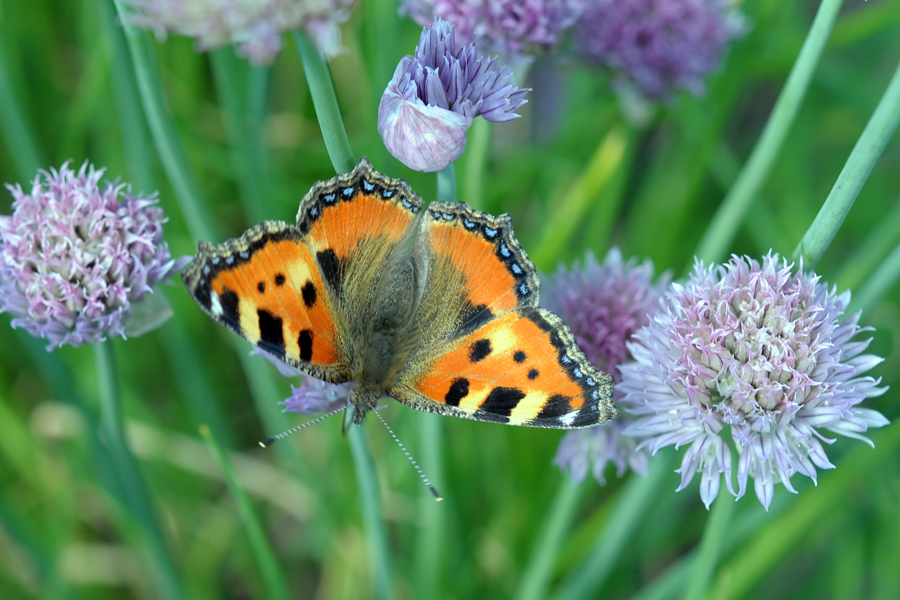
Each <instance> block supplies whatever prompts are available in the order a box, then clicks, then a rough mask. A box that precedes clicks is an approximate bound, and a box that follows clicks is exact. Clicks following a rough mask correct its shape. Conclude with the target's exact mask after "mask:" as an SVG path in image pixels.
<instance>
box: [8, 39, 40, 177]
mask: <svg viewBox="0 0 900 600" xmlns="http://www.w3.org/2000/svg"><path fill="white" fill-rule="evenodd" d="M8 73H9V70H8V69H7V66H6V53H5V52H4V51H3V40H2V39H0V127H2V129H0V131H2V132H3V137H4V139H5V140H6V147H7V148H9V155H10V157H11V158H12V160H13V162H14V163H15V166H16V171H17V172H18V174H19V178H21V179H22V180H23V181H29V180H31V179H32V178H33V177H34V176H35V175H36V174H37V170H38V169H40V168H44V167H47V166H48V165H46V164H44V160H43V158H42V157H41V154H40V152H39V150H38V145H37V142H36V141H35V139H34V135H33V133H32V131H31V129H30V128H29V127H28V120H27V119H26V118H25V113H24V111H23V110H22V107H21V106H20V104H19V99H18V98H17V97H16V93H15V90H14V89H13V86H12V81H11V80H10V78H9V74H8Z"/></svg>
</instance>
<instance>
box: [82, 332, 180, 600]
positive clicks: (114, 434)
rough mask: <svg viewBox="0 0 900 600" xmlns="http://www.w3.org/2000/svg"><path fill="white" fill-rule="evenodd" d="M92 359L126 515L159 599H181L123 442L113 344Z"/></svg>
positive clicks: (137, 473) (104, 344)
mask: <svg viewBox="0 0 900 600" xmlns="http://www.w3.org/2000/svg"><path fill="white" fill-rule="evenodd" d="M94 355H95V359H96V366H97V383H98V387H99V389H100V407H101V409H100V410H101V412H100V423H101V426H102V428H103V433H104V434H105V436H106V443H107V444H108V446H109V454H110V458H111V459H112V461H113V465H114V466H115V469H116V472H117V474H118V476H119V478H120V480H121V482H122V489H123V491H124V493H125V498H126V500H127V505H128V509H129V512H130V513H131V516H132V518H134V519H135V521H136V522H137V523H138V525H139V526H140V528H141V531H142V532H143V534H144V537H145V540H146V542H147V545H148V546H149V550H150V554H151V556H152V557H153V565H154V567H155V569H154V570H155V575H156V578H157V583H158V586H159V593H160V596H161V597H163V598H172V599H173V600H176V599H178V598H183V597H184V596H183V594H182V592H181V586H180V584H179V581H178V576H177V575H176V573H175V568H174V565H173V563H172V560H171V558H170V557H169V551H168V549H167V548H166V542H165V539H164V538H163V535H162V531H160V528H159V523H158V522H157V520H156V516H155V515H154V512H153V506H152V504H151V501H150V491H149V490H148V489H147V485H146V483H145V482H144V478H143V475H142V474H141V472H140V470H139V467H138V465H137V462H136V461H135V459H134V455H133V454H132V453H131V450H130V449H129V448H128V444H127V442H126V440H125V429H124V424H123V422H122V414H121V409H120V398H119V380H118V374H117V373H116V363H115V357H114V354H113V348H112V342H109V341H107V342H102V343H99V344H95V345H94Z"/></svg>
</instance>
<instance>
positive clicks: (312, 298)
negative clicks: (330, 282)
mask: <svg viewBox="0 0 900 600" xmlns="http://www.w3.org/2000/svg"><path fill="white" fill-rule="evenodd" d="M300 294H302V296H303V303H304V304H305V305H306V308H312V305H313V304H315V303H316V285H315V284H314V283H313V282H312V281H309V280H307V281H306V283H304V284H303V287H302V288H300Z"/></svg>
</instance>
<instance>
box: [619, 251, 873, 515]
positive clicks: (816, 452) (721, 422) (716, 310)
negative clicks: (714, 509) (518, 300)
mask: <svg viewBox="0 0 900 600" xmlns="http://www.w3.org/2000/svg"><path fill="white" fill-rule="evenodd" d="M792 267H793V265H789V264H787V262H786V261H783V260H781V259H780V258H779V257H778V255H773V254H771V253H770V254H769V255H767V256H765V257H764V258H763V260H762V264H760V263H758V262H757V261H755V260H752V259H750V258H741V257H737V256H735V257H733V258H732V259H731V261H730V262H728V263H727V264H725V265H721V266H715V267H704V266H703V265H702V264H701V263H697V264H696V265H695V267H694V272H693V274H692V275H691V278H690V281H689V282H688V283H687V284H686V285H684V286H681V285H673V291H672V293H671V295H670V296H669V297H668V298H667V300H668V310H667V311H666V312H665V313H659V314H658V315H657V316H656V317H654V318H653V320H652V321H651V323H650V325H648V326H647V327H645V328H643V329H641V330H640V331H638V332H637V333H636V334H635V336H634V337H633V338H632V342H631V343H630V344H629V349H630V350H631V353H632V355H633V356H634V359H635V361H636V362H632V363H628V364H626V365H624V366H623V367H621V371H622V382H621V383H620V384H619V386H618V387H619V390H620V391H621V392H622V393H623V395H624V396H623V398H622V406H623V407H624V408H625V409H626V410H627V411H629V412H630V413H632V414H634V415H636V417H637V418H636V419H635V420H634V422H632V423H631V424H630V425H629V426H628V428H627V429H626V430H625V434H626V435H632V436H635V437H636V438H638V439H640V444H639V445H638V448H649V449H650V450H651V451H652V452H653V453H654V454H655V453H656V452H657V451H658V450H659V449H660V448H663V447H665V446H670V445H674V446H675V447H676V448H678V447H680V446H683V445H689V448H688V450H687V451H686V452H685V454H684V457H683V459H682V462H681V468H680V469H678V471H677V472H679V473H681V485H680V486H679V488H678V489H679V490H682V489H684V488H685V487H686V486H687V485H688V484H689V483H690V482H691V480H692V479H693V477H694V474H695V473H697V472H700V473H702V476H701V483H700V497H701V499H702V500H703V502H704V504H706V506H707V507H709V505H710V503H712V501H713V500H714V499H715V498H716V496H717V494H718V493H719V486H720V482H721V474H723V473H724V475H725V484H726V486H727V487H728V490H729V492H731V493H732V494H733V495H735V496H736V497H737V498H740V497H741V496H743V495H744V493H745V490H746V486H747V478H748V477H752V478H753V481H754V487H755V491H756V497H757V498H758V499H759V501H760V502H761V503H762V505H763V506H764V507H766V508H767V509H768V507H769V504H770V502H771V501H772V496H773V493H774V484H775V482H776V481H780V482H781V483H782V484H784V486H785V488H787V489H788V491H790V492H795V490H794V488H793V486H792V485H791V481H790V479H791V476H792V475H793V474H794V473H800V474H802V475H806V476H807V477H810V478H811V479H812V480H813V481H815V479H816V467H818V468H820V469H831V468H833V467H834V465H832V464H831V463H830V462H829V461H828V458H827V457H826V455H825V451H824V449H823V447H822V444H821V442H823V441H824V442H826V443H829V444H830V443H832V442H834V439H829V438H827V437H825V436H824V435H823V434H822V432H821V430H827V431H831V432H833V433H837V434H841V435H845V436H848V437H854V438H857V439H861V440H864V441H867V442H869V440H868V439H867V438H865V437H863V436H862V435H861V434H863V433H865V432H866V431H867V430H868V428H870V427H882V426H884V425H886V424H887V423H888V421H887V419H885V418H884V416H882V415H881V413H878V412H876V411H874V410H871V409H865V408H858V407H857V405H858V404H859V403H861V402H862V401H863V400H864V399H866V398H872V397H875V396H879V395H881V394H882V393H884V391H885V390H886V388H879V387H877V385H878V383H879V381H880V380H878V381H876V380H875V379H873V378H872V377H868V376H865V377H863V376H861V374H862V373H865V372H866V371H868V370H869V369H871V368H872V367H874V366H875V365H877V364H878V363H880V362H881V360H882V359H881V358H879V357H877V356H873V355H870V354H862V353H863V352H864V351H865V349H866V347H867V346H868V345H869V342H870V341H871V340H864V341H853V338H854V337H855V336H856V335H857V334H858V333H860V332H861V331H867V330H869V329H868V328H866V329H861V328H860V327H859V326H858V325H857V323H858V321H859V314H855V315H852V316H849V317H846V318H844V319H843V320H839V317H840V316H841V315H842V314H843V312H844V309H845V308H846V306H847V304H848V303H849V301H850V293H849V292H845V293H843V294H841V295H839V296H838V295H836V290H835V288H831V289H830V290H829V288H828V286H827V285H825V284H821V283H819V277H818V276H817V275H815V274H812V273H804V272H803V268H802V265H801V267H800V268H799V270H798V272H797V273H796V274H792V273H791V270H792ZM728 432H730V437H731V438H732V440H733V441H734V446H735V448H736V449H737V453H738V462H737V479H738V491H737V493H735V491H734V487H733V485H732V477H731V475H732V456H731V449H730V447H731V444H730V443H729V442H728V441H727V440H726V439H725V437H726V435H727V433H728ZM869 443H870V444H871V442H869Z"/></svg>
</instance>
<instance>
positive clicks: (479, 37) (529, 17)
mask: <svg viewBox="0 0 900 600" xmlns="http://www.w3.org/2000/svg"><path fill="white" fill-rule="evenodd" d="M583 4H584V3H583V2H582V1H581V0H405V1H404V2H403V3H402V5H401V8H400V11H401V12H404V13H408V14H409V15H410V16H411V17H412V18H413V19H414V20H415V21H416V22H418V23H419V24H421V25H425V26H427V25H428V24H429V23H431V21H432V19H435V18H440V19H444V20H446V21H449V22H450V23H452V24H453V26H454V28H455V31H456V35H457V37H458V39H459V42H460V43H461V44H470V43H473V42H474V43H476V44H477V46H478V49H479V50H480V51H482V52H485V53H496V54H500V55H501V56H502V57H503V58H504V59H505V60H506V61H509V62H520V61H523V60H529V57H530V56H532V55H534V54H539V53H541V52H544V51H546V50H548V49H550V48H553V47H554V46H556V45H558V44H559V41H560V38H561V37H562V34H563V33H564V32H565V31H566V30H567V29H569V28H570V27H572V25H574V24H575V21H576V20H577V19H578V16H579V15H580V14H581V9H582V6H583Z"/></svg>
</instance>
